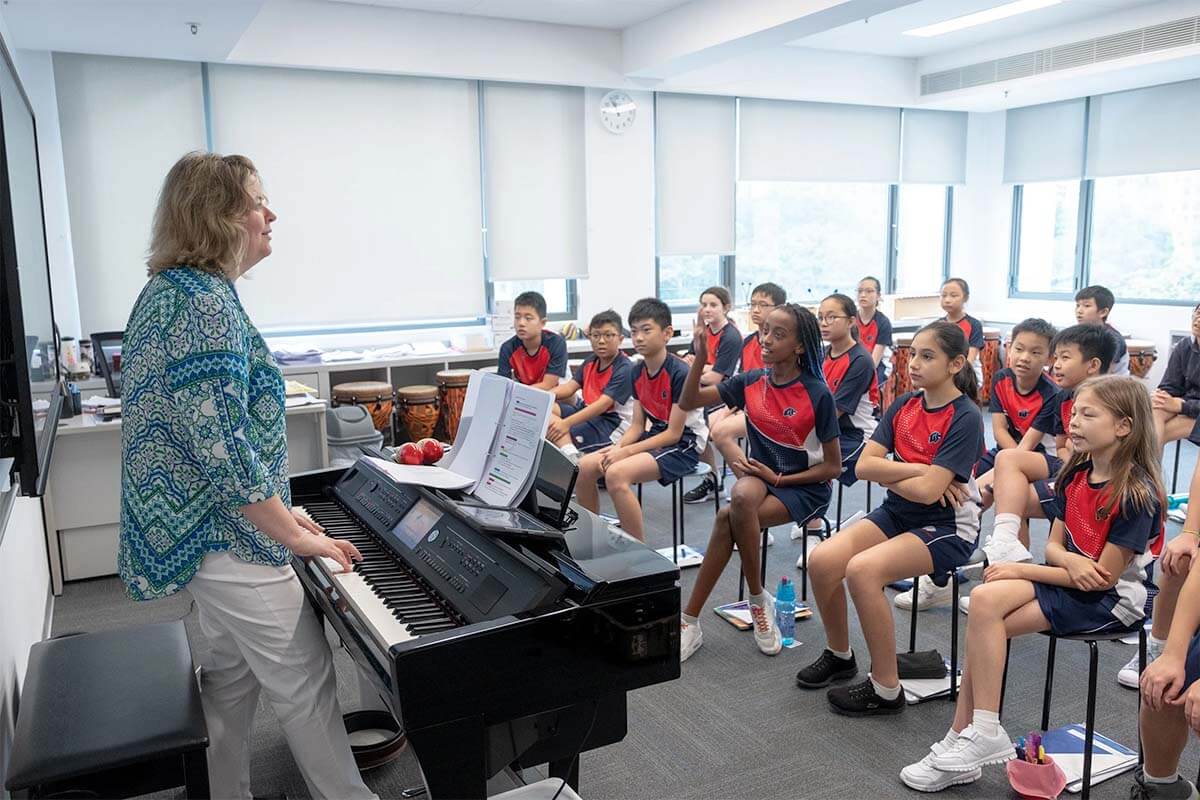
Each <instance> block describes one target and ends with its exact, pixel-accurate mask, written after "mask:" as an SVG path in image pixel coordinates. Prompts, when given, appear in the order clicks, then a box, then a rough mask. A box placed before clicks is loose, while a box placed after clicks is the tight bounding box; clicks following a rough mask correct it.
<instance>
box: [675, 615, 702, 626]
mask: <svg viewBox="0 0 1200 800" xmlns="http://www.w3.org/2000/svg"><path fill="white" fill-rule="evenodd" d="M679 618H680V619H682V620H683V621H684V622H686V623H687V624H688V625H699V624H700V618H699V617H693V616H692V615H691V614H680V615H679Z"/></svg>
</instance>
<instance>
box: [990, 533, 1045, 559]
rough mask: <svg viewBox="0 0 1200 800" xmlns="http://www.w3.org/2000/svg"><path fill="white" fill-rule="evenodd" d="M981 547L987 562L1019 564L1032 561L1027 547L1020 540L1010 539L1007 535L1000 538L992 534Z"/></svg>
mask: <svg viewBox="0 0 1200 800" xmlns="http://www.w3.org/2000/svg"><path fill="white" fill-rule="evenodd" d="M982 549H983V552H984V553H986V554H987V557H988V563H989V564H1019V563H1022V562H1026V561H1033V553H1031V552H1029V548H1027V547H1026V546H1025V545H1023V544H1021V542H1020V540H1018V539H1010V538H1008V537H1007V536H1002V537H1000V538H997V537H995V536H992V538H990V539H988V541H987V544H985V545H984V546H983V548H982Z"/></svg>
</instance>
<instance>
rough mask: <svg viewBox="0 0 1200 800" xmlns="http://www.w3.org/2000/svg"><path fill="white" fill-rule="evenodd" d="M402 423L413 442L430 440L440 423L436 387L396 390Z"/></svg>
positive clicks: (404, 387)
mask: <svg viewBox="0 0 1200 800" xmlns="http://www.w3.org/2000/svg"><path fill="white" fill-rule="evenodd" d="M396 397H397V399H398V401H399V405H400V407H399V409H398V412H397V413H398V414H399V416H400V422H401V423H403V424H404V428H405V430H407V431H408V436H409V439H410V440H411V441H414V442H415V441H417V440H419V439H428V438H430V437H431V436H433V429H434V428H436V427H437V422H438V401H437V400H438V390H437V387H436V386H427V385H419V386H402V387H400V388H399V389H397V390H396Z"/></svg>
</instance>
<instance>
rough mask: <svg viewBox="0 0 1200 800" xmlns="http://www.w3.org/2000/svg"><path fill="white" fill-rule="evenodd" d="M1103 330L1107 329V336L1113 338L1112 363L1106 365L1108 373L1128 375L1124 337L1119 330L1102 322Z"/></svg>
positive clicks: (1127, 357) (1127, 355) (1127, 356)
mask: <svg viewBox="0 0 1200 800" xmlns="http://www.w3.org/2000/svg"><path fill="white" fill-rule="evenodd" d="M1104 330H1106V331H1108V335H1109V337H1110V338H1111V339H1112V340H1113V346H1114V347H1115V348H1116V349H1114V350H1113V358H1112V363H1111V364H1109V365H1108V373H1109V374H1110V375H1128V374H1129V348H1128V347H1127V346H1126V345H1125V337H1124V336H1122V335H1121V332H1120V331H1119V330H1117V329H1116V328H1114V327H1113V326H1112V325H1109V324H1108V323H1107V322H1106V323H1104Z"/></svg>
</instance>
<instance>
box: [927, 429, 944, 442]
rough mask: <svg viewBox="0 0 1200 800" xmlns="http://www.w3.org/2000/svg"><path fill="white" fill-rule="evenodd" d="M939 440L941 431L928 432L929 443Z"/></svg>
mask: <svg viewBox="0 0 1200 800" xmlns="http://www.w3.org/2000/svg"><path fill="white" fill-rule="evenodd" d="M941 440H942V432H941V431H933V432H932V433H930V434H929V443H930V444H937V443H938V442H940V441H941Z"/></svg>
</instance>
